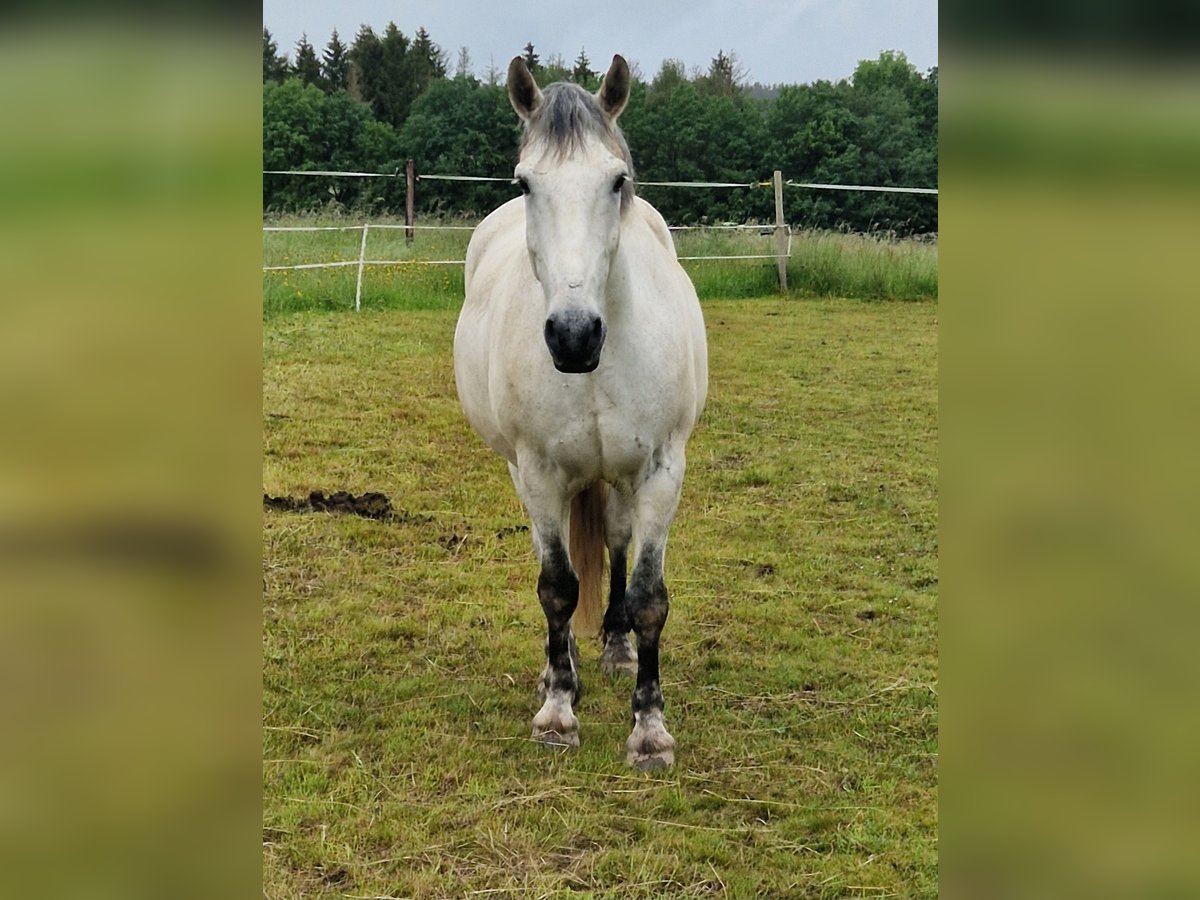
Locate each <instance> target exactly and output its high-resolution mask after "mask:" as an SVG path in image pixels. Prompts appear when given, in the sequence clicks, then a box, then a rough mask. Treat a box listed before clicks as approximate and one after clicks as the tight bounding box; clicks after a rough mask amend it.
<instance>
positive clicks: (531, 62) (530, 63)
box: [525, 41, 541, 73]
mask: <svg viewBox="0 0 1200 900" xmlns="http://www.w3.org/2000/svg"><path fill="white" fill-rule="evenodd" d="M525 68H527V69H528V70H529V71H530V72H531V73H532V72H536V71H537V70H538V69H540V68H541V62H540V60H539V59H538V55H537V54H536V53H534V52H533V41H530V42H529V43H528V44H526V45H525Z"/></svg>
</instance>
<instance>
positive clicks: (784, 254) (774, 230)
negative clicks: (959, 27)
mask: <svg viewBox="0 0 1200 900" xmlns="http://www.w3.org/2000/svg"><path fill="white" fill-rule="evenodd" d="M412 171H413V168H412V160H409V161H408V165H407V166H406V170H405V172H404V173H403V176H402V174H401V172H400V170H397V171H396V172H393V173H386V172H330V171H325V170H313V169H304V170H296V171H282V170H276V169H271V170H266V169H264V170H263V174H264V175H320V176H333V177H337V176H344V177H347V178H400V177H403V178H404V180H405V182H406V183H407V185H408V194H409V196H408V201H409V202H408V203H407V205H406V209H405V220H406V221H405V224H403V225H392V224H375V225H372V224H371V223H370V222H364V223H363V224H362V225H310V226H287V225H264V226H263V231H264V232H277V231H282V232H289V231H290V232H303V231H314V232H315V231H362V240H361V242H360V243H359V249H358V259H357V260H336V261H333V262H319V263H298V264H296V265H290V266H263V271H264V272H286V271H295V270H302V269H332V268H339V267H346V266H357V267H358V277H357V279H356V282H355V288H354V309H355V310H356V311H357V310H359V309H361V307H362V283H363V272H364V270H365V269H366V268H367V267H368V266H405V265H423V266H461V265H464V264H465V263H466V260H465V259H409V260H403V259H372V260H369V259H367V236H368V234H369V232H370V229H371V228H376V229H400V228H403V229H405V232H406V238H407V241H406V242H408V243H411V241H412V238H413V231H415V230H424V231H474V230H475V226H473V225H416V224H414V223H413V221H412V202H411V201H412V189H413V183H412V182H414V181H422V180H428V181H476V182H479V181H490V182H499V181H504V182H509V183H512V179H511V178H500V177H496V176H490V175H441V174H434V175H415V174H413V175H412V176H411V178H410V174H409V173H411V172H412ZM638 184H639V186H644V187H679V188H768V187H773V188H774V189H775V223H774V225H765V224H764V225H671V226H668V228H669V230H671V231H694V230H702V231H703V230H714V231H715V230H731V231H735V230H740V229H751V228H753V229H757V230H758V231H759V232H760V233H762V234H763V236H767V235H770V234H773V235H774V236H775V240H776V245H775V246H776V251H775V252H774V253H757V254H738V255H720V256H680V257H678V259H679V260H680V261H681V262H686V261H698V260H706V259H712V260H726V259H773V260H775V261H776V265H777V266H778V269H779V285H780V288H781V289H783V290H785V291H786V290H787V260H789V259H790V258H791V256H792V229H791V227H790V226H789V225H787V224H786V222H785V220H784V215H783V194H782V191H783V187H784V185H786V186H788V187H794V188H802V189H806V190H808V189H811V190H830V191H880V192H885V193H886V192H890V193H903V194H933V195H937V192H938V190H937V188H914V187H888V186H882V185H862V184H818V183H813V182H800V181H791V180H788V181H784V180H783V177H782V174H781V173H780V172H779V171H778V170H776V172H775V174H774V178H773V179H772V180H771V181H752V182H748V183H741V182H731V181H642V182H638ZM785 235H786V237H787V241H786V247H785V246H784V241H783V237H784V236H785Z"/></svg>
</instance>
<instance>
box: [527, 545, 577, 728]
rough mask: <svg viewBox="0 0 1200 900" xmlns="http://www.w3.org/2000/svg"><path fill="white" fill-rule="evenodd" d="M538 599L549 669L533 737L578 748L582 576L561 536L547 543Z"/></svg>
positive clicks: (542, 684)
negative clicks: (576, 629)
mask: <svg viewBox="0 0 1200 900" xmlns="http://www.w3.org/2000/svg"><path fill="white" fill-rule="evenodd" d="M538 600H539V601H541V604H542V611H543V612H544V613H545V614H546V668H545V670H544V671H543V672H542V677H541V679H540V683H539V690H538V693H539V695H541V696H542V697H543V698H544V700H545V702H544V703H543V704H542V708H541V709H540V710H538V713H537V715H535V716H534V717H533V738H534V740H538V741H541V742H542V743H545V744H550V745H552V746H566V747H578V746H579V720H578V719H576V718H575V713H574V710H572V708H571V707H572V706H573V705H574V704H576V703H578V702H579V698H580V697H581V696H582V695H583V685H582V684H581V683H580V680H579V670H578V667H577V665H576V663H575V660H576V659H577V658H578V650H577V649H576V648H575V639H574V636H573V635H572V634H571V616H572V614H573V613H574V612H575V607H576V605H577V604H578V603H579V580H578V579H577V578H576V577H575V573H574V572H573V571H571V563H570V560H569V558H568V556H567V551H566V548H565V547H564V546H563V544H562V541H561V540H560V539H559V538H558V537H557V536H554V537H552V538H547V540H546V542H545V543H544V544H543V554H542V571H541V574H540V575H539V576H538Z"/></svg>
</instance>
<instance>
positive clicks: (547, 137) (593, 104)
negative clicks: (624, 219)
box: [521, 81, 634, 211]
mask: <svg viewBox="0 0 1200 900" xmlns="http://www.w3.org/2000/svg"><path fill="white" fill-rule="evenodd" d="M593 140H599V141H601V142H602V143H603V144H604V146H605V147H607V148H608V150H609V151H610V152H611V153H612V154H613V155H614V156H617V157H619V158H621V159H623V160H624V161H625V165H626V166H628V167H629V179H628V180H627V181H626V182H625V184H624V185H623V186H622V187H621V210H622V211H624V210H625V209H626V208H627V207H628V206H629V204H630V203H631V202H632V201H633V194H634V187H633V157H632V156H631V155H630V153H629V144H628V143H626V141H625V136H624V135H623V134H622V133H621V129H620V128H619V127H618V126H617V124H616V123H615V122H614V121H612V119H610V118H609V117H608V116H606V115H605V114H604V111H603V110H601V109H600V104H599V103H598V102H597V101H596V98H595V97H593V96H592V95H591V94H590V93H588V92H587V91H586V90H584V89H583V88H581V87H580V86H579V85H577V84H571V83H570V82H565V81H563V82H558V83H556V84H552V85H550V86H549V87H547V88H546V89H545V90H544V91H543V92H542V102H541V104H539V106H538V108H537V110H536V111H535V112H534V114H533V116H532V117H531V118H530V119H529V121H528V122H527V123H526V125H525V133H524V136H523V137H522V139H521V156H522V157H524V155H525V153H526V152H527V151H536V150H537V149H539V148H540V149H541V150H542V152H543V153H546V152H549V153H553V154H554V156H556V157H557V158H558V159H560V160H561V159H569V158H570V157H572V156H574V155H575V154H577V153H583V152H586V148H587V146H588V143H589V142H590V141H593Z"/></svg>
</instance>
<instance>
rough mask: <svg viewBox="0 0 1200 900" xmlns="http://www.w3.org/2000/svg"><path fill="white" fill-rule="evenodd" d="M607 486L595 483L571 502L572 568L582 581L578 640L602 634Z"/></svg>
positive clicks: (574, 623)
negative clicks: (602, 585) (601, 589)
mask: <svg viewBox="0 0 1200 900" xmlns="http://www.w3.org/2000/svg"><path fill="white" fill-rule="evenodd" d="M607 499H608V485H607V484H605V483H604V482H603V481H596V482H594V483H592V484H590V485H588V486H587V487H586V488H584V489H583V490H582V491H580V492H579V493H578V494H576V495H575V497H574V498H573V499H572V500H571V527H570V536H571V539H570V551H569V552H570V556H571V566H572V568H574V569H575V575H576V577H578V579H579V604H578V605H577V606H576V607H575V615H574V616H572V617H571V624H572V627H573V629H574V631H575V634H576V636H578V637H595V636H597V635H599V634H600V625H601V621H602V618H601V612H600V588H601V583H602V582H603V580H604V506H605V502H606V501H607Z"/></svg>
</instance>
